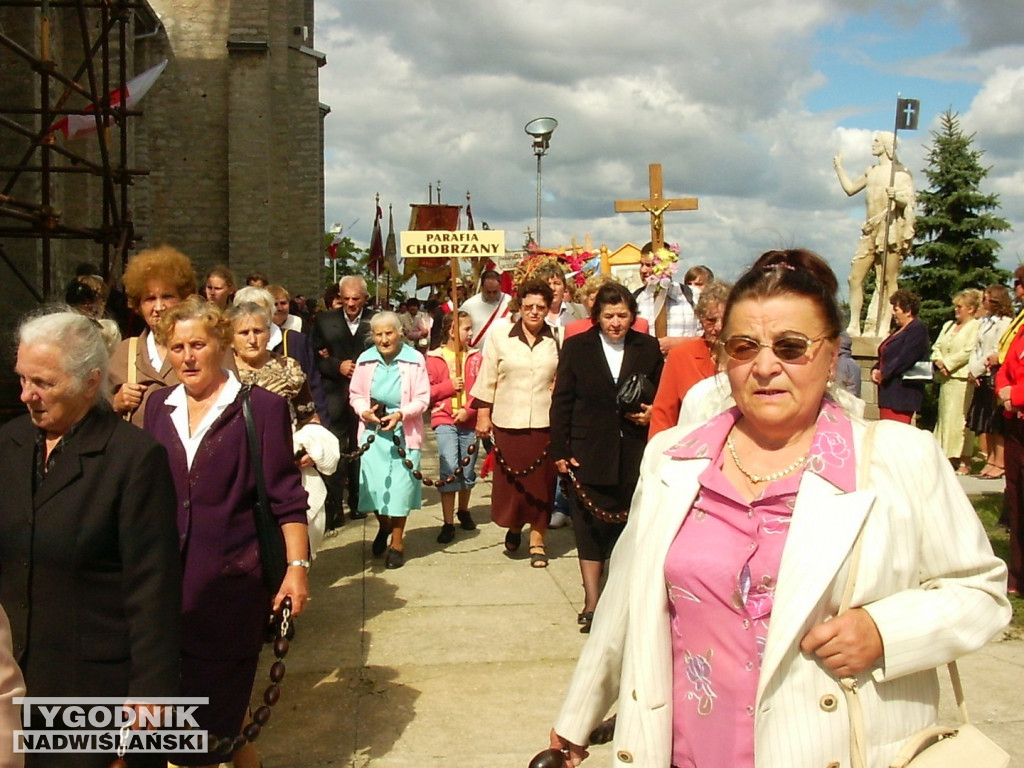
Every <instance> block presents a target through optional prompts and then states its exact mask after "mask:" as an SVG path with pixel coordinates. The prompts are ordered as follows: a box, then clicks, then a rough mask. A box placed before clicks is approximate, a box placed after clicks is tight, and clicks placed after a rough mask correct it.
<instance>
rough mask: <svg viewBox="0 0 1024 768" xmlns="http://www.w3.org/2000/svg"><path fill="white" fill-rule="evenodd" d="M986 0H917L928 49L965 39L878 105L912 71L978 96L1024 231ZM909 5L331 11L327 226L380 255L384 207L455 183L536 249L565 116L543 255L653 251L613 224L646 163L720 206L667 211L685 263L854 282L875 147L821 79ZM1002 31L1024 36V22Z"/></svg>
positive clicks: (977, 122) (994, 25)
mask: <svg viewBox="0 0 1024 768" xmlns="http://www.w3.org/2000/svg"><path fill="white" fill-rule="evenodd" d="M978 3H980V0H956V1H954V0H946V2H940V0H916V1H915V2H908V3H901V4H900V9H899V10H900V13H899V18H898V19H896V20H897V21H898V23H899V24H900V25H903V26H905V27H906V29H907V30H908V34H912V33H913V32H912V30H913V24H914V22H915V20H916V19H918V18H921V17H923V16H924V15H925V14H928V13H934V12H937V11H939V10H942V12H944V13H949V14H953V15H954V16H955V17H956V18H960V19H963V22H962V23H963V32H964V37H965V39H966V40H967V41H968V42H967V44H966V45H964V46H962V47H961V48H960V49H950V50H944V51H943V50H936V51H933V52H931V53H929V54H928V55H927V56H926V57H922V58H921V59H917V60H908V61H903V62H898V63H896V64H891V65H889V70H890V71H887V72H885V73H884V74H883V73H878V72H876V71H875V70H874V69H873V68H870V67H867V68H865V69H864V75H865V76H876V75H877V76H878V77H880V78H881V77H883V76H884V77H885V78H888V79H886V80H884V82H883V81H881V80H880V84H879V92H880V93H888V92H890V90H891V88H890V85H891V78H893V77H899V78H906V79H911V78H915V77H930V78H933V79H935V80H939V81H941V82H953V81H955V80H964V79H966V80H968V81H969V82H977V83H978V84H979V89H978V93H977V96H976V98H975V99H974V102H973V103H972V104H971V105H970V108H969V109H968V110H966V111H965V113H964V115H963V124H964V126H965V128H967V127H969V129H970V130H972V131H977V132H978V139H977V141H978V145H979V147H980V148H983V149H985V150H986V151H987V153H988V154H987V155H986V161H987V162H990V163H993V164H995V163H997V162H998V168H994V169H993V172H992V175H991V177H990V181H991V184H992V191H999V192H1000V194H1001V195H1002V196H1003V203H1004V210H1003V215H1004V216H1007V218H1012V217H1011V216H1010V215H1009V213H1010V212H1011V211H1012V212H1013V213H1014V214H1015V215H1016V214H1017V212H1019V211H1020V210H1021V203H1022V202H1024V200H1022V199H1021V193H1018V192H1017V191H1016V190H1017V189H1021V188H1022V187H1021V185H1020V184H1019V181H1020V177H1021V174H1022V170H1021V168H1022V165H1024V163H1022V158H1021V153H1020V150H1019V148H1020V145H1021V138H1022V137H1021V131H1022V130H1024V129H1022V128H1021V126H1024V121H1022V120H1021V117H1024V115H1022V114H1021V112H1022V111H1024V107H1022V106H1021V105H1022V104H1024V99H1021V98H1020V96H1021V91H1022V90H1024V54H1022V53H1021V51H1024V48H1021V47H1019V46H1018V47H1013V46H1010V45H1009V42H1010V41H1008V40H1007V39H1005V38H1006V37H1007V36H1006V35H1005V34H1003V33H1002V32H1001V30H1000V29H999V24H998V22H997V21H996V20H992V21H991V23H990V22H987V21H985V20H982V19H977V18H974V16H972V15H971V14H970V13H969V11H971V9H972V7H973V6H975V5H978ZM1013 5H1016V3H1013ZM992 6H1000V3H999V2H996V3H990V2H988V1H986V2H985V3H984V8H985V9H986V11H985V13H987V9H989V8H990V7H992ZM891 7H892V6H891V4H883V3H880V2H878V0H858V2H850V1H849V0H844V2H840V1H839V0H799V1H798V0H769V1H768V2H763V3H758V4H751V3H749V2H747V1H746V0H718V1H717V2H715V3H663V2H656V0H640V1H638V2H626V1H625V0H603V1H595V0H590V1H589V2H587V1H585V0H563V2H560V3H551V2H541V0H512V2H508V3H481V2H479V1H478V0H446V1H445V2H443V3H442V2H439V1H438V0H433V1H429V0H390V1H388V0H380V1H379V2H374V3H366V2H361V1H357V0H317V25H318V26H317V30H316V35H317V40H316V45H317V47H318V48H319V49H321V50H324V51H325V52H326V53H327V55H328V66H327V67H326V68H325V69H323V70H321V92H322V96H321V98H322V100H323V101H324V102H325V103H327V104H330V105H331V107H332V109H333V112H332V114H331V115H330V116H329V117H328V118H327V124H326V125H327V128H326V130H327V158H326V161H325V162H326V172H327V211H326V219H327V221H328V222H332V221H340V222H342V223H344V224H348V222H350V221H352V220H354V219H356V218H359V220H360V221H359V224H358V225H357V226H356V227H355V228H354V229H353V230H352V232H351V235H352V236H353V238H354V239H355V240H357V242H364V243H365V242H366V241H367V240H368V237H369V231H370V226H371V224H372V217H373V198H374V195H375V194H376V193H378V192H379V193H380V194H381V200H382V204H383V205H384V208H385V213H386V210H387V204H388V203H393V204H394V206H395V218H396V225H397V226H398V227H402V226H404V225H405V222H406V220H407V211H408V207H407V206H408V204H409V203H415V202H425V201H426V199H427V195H428V185H430V184H436V181H437V180H438V179H440V180H441V181H442V187H443V194H444V200H445V202H449V203H455V204H463V203H464V202H465V192H466V190H470V191H471V192H472V194H473V212H474V215H475V218H476V220H477V222H478V224H479V222H480V221H481V220H486V221H487V222H488V223H489V224H490V226H492V227H494V228H502V229H505V230H506V231H507V233H508V234H507V242H509V243H510V244H514V245H518V244H519V243H520V242H521V241H522V239H523V235H522V234H521V233H522V232H523V231H524V230H525V229H526V227H527V226H530V227H533V226H534V206H535V187H534V179H535V169H536V165H535V160H534V156H533V154H532V152H531V148H530V139H529V137H528V136H526V135H525V134H524V132H523V125H524V124H525V123H526V122H527V121H528V120H530V119H531V118H534V117H539V116H542V115H551V116H553V117H555V118H557V119H558V121H559V126H558V129H557V130H556V131H555V134H554V136H553V138H552V141H551V148H550V151H549V154H548V155H547V156H546V157H545V158H544V159H543V171H544V173H543V188H544V204H543V210H544V225H543V233H544V244H545V245H549V246H550V245H556V244H559V243H568V241H569V238H570V237H576V238H577V239H578V240H579V241H582V240H583V238H584V236H585V235H586V234H587V233H590V234H591V235H592V236H593V238H594V241H595V244H598V245H599V244H601V243H607V244H608V245H609V247H611V248H615V247H618V246H619V245H620V244H621V243H623V242H625V241H633V242H637V243H642V242H645V241H646V240H647V239H648V236H649V230H648V227H647V224H646V222H645V217H644V216H642V215H639V214H615V213H614V212H613V203H614V201H615V200H616V199H622V198H637V197H642V196H646V191H647V166H648V164H649V163H651V162H660V163H662V165H663V170H664V180H665V190H666V194H668V195H671V196H696V197H699V198H700V208H699V210H698V211H695V212H680V213H670V214H667V215H666V230H667V236H668V239H669V240H680V241H682V243H683V246H684V259H689V260H692V262H694V263H707V264H709V265H711V266H712V268H713V269H715V270H716V271H718V272H720V273H721V274H723V275H725V276H727V277H735V276H736V274H738V272H739V270H740V269H741V268H742V267H743V266H744V265H746V264H749V263H750V261H752V259H753V258H754V257H756V255H757V254H758V253H759V252H760V251H761V250H764V249H766V248H770V247H776V246H780V245H806V246H809V247H811V248H816V249H818V250H820V251H821V252H822V253H823V254H824V255H825V256H826V257H827V258H829V259H830V261H831V262H832V264H833V266H835V267H836V269H837V272H838V274H839V276H840V282H845V280H844V279H845V277H846V274H847V272H848V262H849V258H850V255H851V254H852V252H853V249H854V247H855V244H856V239H857V235H858V232H859V223H860V218H861V217H862V215H863V201H862V200H861V199H860V198H854V199H852V200H851V199H848V198H846V196H845V195H844V194H843V193H842V190H841V189H840V188H839V185H838V183H837V181H836V179H835V175H834V172H833V170H832V156H833V154H834V153H835V151H836V150H837V149H838V150H841V151H842V152H843V156H844V163H845V164H846V167H847V168H848V169H849V170H850V172H851V173H852V172H857V173H859V172H860V171H861V170H863V168H864V167H866V166H867V165H868V164H869V163H870V162H871V161H872V158H871V156H870V152H869V146H870V138H871V131H867V130H854V129H849V128H845V127H843V118H844V115H845V114H846V113H847V110H848V109H849V107H846V106H844V103H843V94H841V93H839V94H836V97H835V100H834V101H835V107H834V108H832V109H830V110H829V111H827V112H818V113H811V112H810V111H809V109H808V107H807V105H806V99H807V98H808V96H809V95H810V94H812V93H816V92H819V90H820V89H826V88H828V87H829V86H828V85H827V84H826V83H825V81H824V77H823V75H822V74H821V73H820V72H818V71H816V70H815V69H814V67H813V63H812V55H813V54H814V53H815V50H816V47H815V35H816V33H817V32H819V31H820V30H821V29H823V28H824V27H825V26H826V25H834V24H837V23H841V21H842V19H843V18H844V17H846V16H848V15H849V14H852V13H860V12H872V11H878V12H883V13H889V11H888V10H887V9H890V8H891ZM1000 7H1001V6H1000ZM979 8H980V6H979ZM977 13H978V14H979V15H984V13H983V12H982V11H980V10H978V12H977ZM994 15H995V16H997V17H999V18H1001V19H1002V20H1003V21H1004V22H1005V23H1007V24H1010V25H1014V24H1018V23H1019V22H1018V21H1017V19H1018V17H1019V16H1020V14H1017V15H1016V16H1015V15H1014V14H1012V13H1008V12H1007V13H1002V12H998V13H996V14H994ZM1017 39H1020V36H1019V35H1018V38H1017ZM851 55H852V54H851ZM854 58H855V56H854ZM1000 59H1001V61H1000ZM892 70H896V71H895V72H894V71H892ZM924 127H925V126H922V129H923V128H924ZM879 128H885V126H879ZM927 140H928V139H927V133H925V132H924V131H922V132H921V133H920V134H918V137H917V138H915V139H914V140H912V141H907V142H906V143H904V144H902V149H901V158H902V159H903V161H904V162H905V163H907V164H908V165H909V166H910V167H911V168H912V169H914V170H915V178H916V180H917V183H918V185H919V186H920V185H921V184H923V183H925V179H924V176H923V174H922V173H921V172H920V169H921V168H922V167H923V156H924V148H923V147H922V144H924V143H925V142H926V141H927ZM1015 183H1016V186H1015ZM1011 204H1012V205H1013V207H1012V209H1011V207H1010V205H1011ZM1013 220H1014V224H1015V226H1017V228H1018V229H1020V230H1021V232H1020V233H1016V232H1015V233H1012V234H1011V235H1004V236H1002V238H1001V239H1002V240H1003V241H1004V243H1005V244H1006V248H1005V249H1004V257H1005V258H1004V261H1006V262H1015V260H1016V254H1018V253H1019V254H1021V255H1024V240H1022V239H1021V238H1022V237H1024V223H1022V222H1021V220H1020V219H1019V218H1017V219H1013Z"/></svg>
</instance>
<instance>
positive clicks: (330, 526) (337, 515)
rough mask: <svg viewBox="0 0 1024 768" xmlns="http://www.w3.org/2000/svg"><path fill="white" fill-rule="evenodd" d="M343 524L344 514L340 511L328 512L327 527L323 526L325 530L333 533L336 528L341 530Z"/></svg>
mask: <svg viewBox="0 0 1024 768" xmlns="http://www.w3.org/2000/svg"><path fill="white" fill-rule="evenodd" d="M344 524H345V513H344V512H342V511H341V510H340V509H338V510H335V511H330V512H328V513H327V525H326V526H325V529H326V530H328V531H333V530H335V529H336V528H341V526H343V525H344Z"/></svg>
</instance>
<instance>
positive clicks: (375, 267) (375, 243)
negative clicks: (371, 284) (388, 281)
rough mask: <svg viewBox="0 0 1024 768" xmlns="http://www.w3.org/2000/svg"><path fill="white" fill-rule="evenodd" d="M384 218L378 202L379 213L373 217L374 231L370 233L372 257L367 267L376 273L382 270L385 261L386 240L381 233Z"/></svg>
mask: <svg viewBox="0 0 1024 768" xmlns="http://www.w3.org/2000/svg"><path fill="white" fill-rule="evenodd" d="M382 218H384V211H382V210H381V209H380V204H379V203H378V204H377V215H376V217H375V218H374V219H373V233H372V234H371V235H370V258H369V259H368V260H367V263H366V266H367V268H368V269H369V270H370V271H371V272H374V273H377V272H379V271H380V268H381V266H382V265H383V263H384V242H383V240H382V238H381V234H380V220H381V219H382Z"/></svg>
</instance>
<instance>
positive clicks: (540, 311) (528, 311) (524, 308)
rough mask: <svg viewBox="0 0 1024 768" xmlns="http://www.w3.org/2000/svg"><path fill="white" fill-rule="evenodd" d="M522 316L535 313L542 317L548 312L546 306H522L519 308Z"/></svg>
mask: <svg viewBox="0 0 1024 768" xmlns="http://www.w3.org/2000/svg"><path fill="white" fill-rule="evenodd" d="M519 309H520V310H521V311H522V313H523V314H524V315H526V314H531V313H534V312H536V313H537V314H540V315H543V314H546V313H547V311H548V305H547V304H523V305H522V306H521V307H520V308H519Z"/></svg>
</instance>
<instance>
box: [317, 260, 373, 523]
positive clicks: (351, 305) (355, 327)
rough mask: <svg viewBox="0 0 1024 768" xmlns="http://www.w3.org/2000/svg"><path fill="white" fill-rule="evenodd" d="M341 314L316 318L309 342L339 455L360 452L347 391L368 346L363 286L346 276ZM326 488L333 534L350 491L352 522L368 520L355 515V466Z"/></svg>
mask: <svg viewBox="0 0 1024 768" xmlns="http://www.w3.org/2000/svg"><path fill="white" fill-rule="evenodd" d="M338 288H339V290H340V297H341V302H342V308H341V309H331V310H327V311H326V312H320V313H319V314H318V315H317V316H316V320H314V321H313V329H312V331H311V332H310V342H311V343H312V345H313V351H314V352H315V353H316V354H317V357H318V360H317V367H318V368H319V369H320V374H321V376H322V378H323V383H324V391H325V393H326V395H327V409H328V412H329V415H330V420H331V423H330V427H329V428H330V430H331V432H333V433H334V435H335V436H336V437H337V438H338V442H339V443H340V444H341V451H342V453H351V452H353V451H355V450H356V448H357V447H358V443H357V432H358V428H359V417H358V416H357V415H356V413H355V411H353V410H352V407H351V406H350V405H349V402H348V387H349V383H350V382H351V380H352V372H353V371H354V370H355V367H356V358H357V357H359V355H360V354H362V352H363V350H365V349H366V348H367V347H369V346H370V345H371V344H372V339H371V336H370V314H371V313H370V312H369V311H368V310H366V299H367V298H368V296H369V294H368V293H367V291H366V281H365V280H363V278H361V277H358V276H355V275H347V276H345V277H343V278H342V279H341V282H340V283H339V284H338ZM324 480H325V482H326V484H327V526H328V529H331V528H336V527H338V526H339V525H342V524H343V522H344V517H343V509H342V493H343V491H344V489H345V486H346V485H347V486H348V507H349V513H350V515H351V517H352V519H353V520H358V519H360V518H363V517H366V513H365V512H360V511H359V462H358V461H355V460H353V461H347V462H346V466H345V468H344V469H341V468H339V469H338V471H337V472H335V473H334V474H333V475H331V476H329V477H326V478H324Z"/></svg>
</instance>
